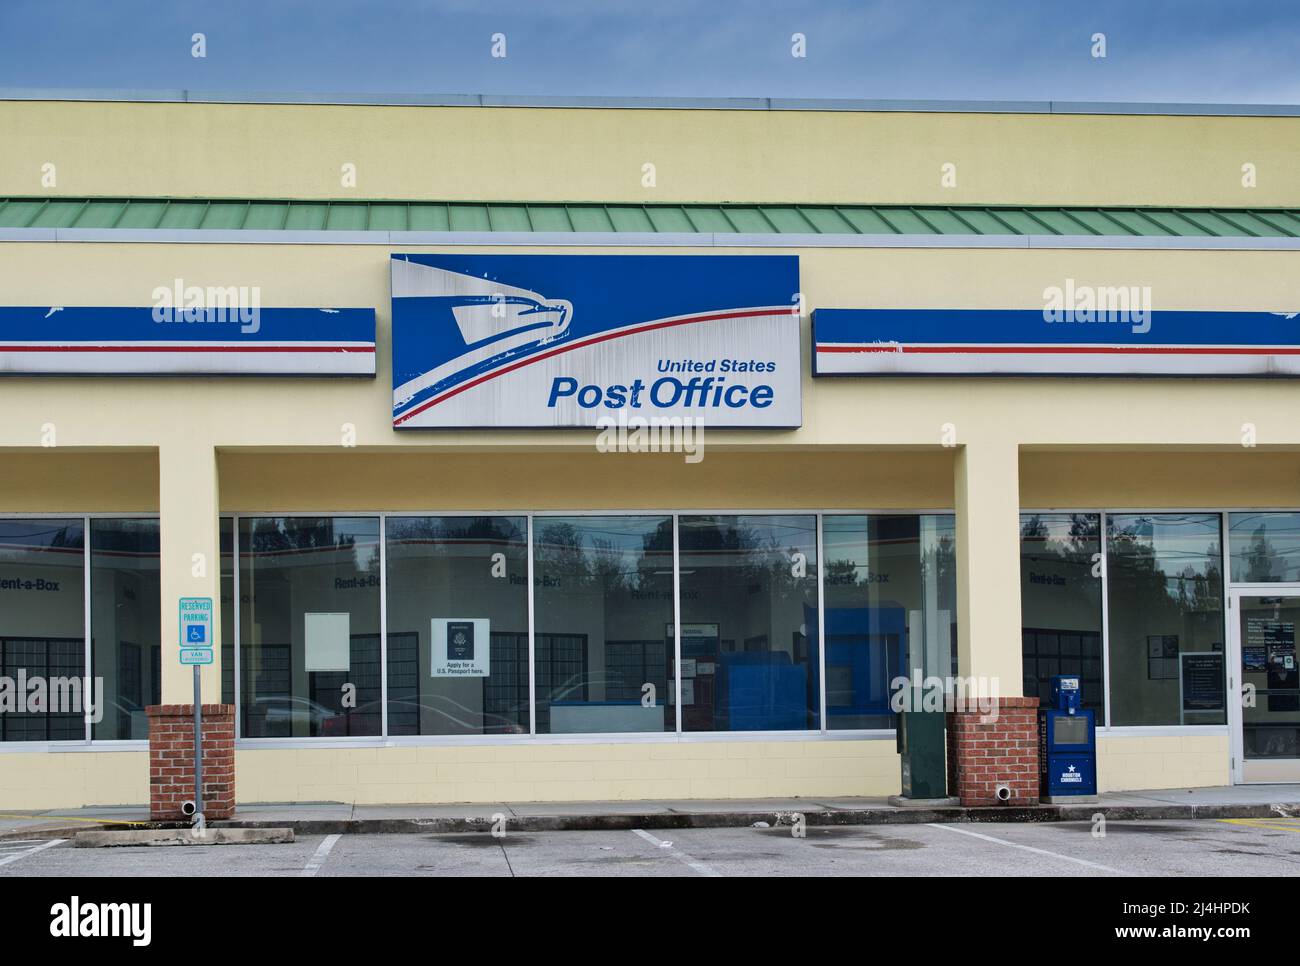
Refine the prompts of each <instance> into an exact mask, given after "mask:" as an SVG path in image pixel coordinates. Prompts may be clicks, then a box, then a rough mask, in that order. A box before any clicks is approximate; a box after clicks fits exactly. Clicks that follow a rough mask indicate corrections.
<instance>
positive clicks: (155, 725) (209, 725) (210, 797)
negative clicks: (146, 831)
mask: <svg viewBox="0 0 1300 966" xmlns="http://www.w3.org/2000/svg"><path fill="white" fill-rule="evenodd" d="M145 714H146V715H148V717H149V817H150V818H151V819H153V821H155V822H184V821H189V819H188V818H186V816H185V815H184V814H183V813H182V812H181V804H182V803H183V802H188V801H190V800H192V799H193V798H194V705H192V704H155V705H153V706H151V707H148V708H146V709H145ZM234 814H235V707H234V705H231V704H205V705H204V706H203V817H204V819H206V820H207V821H212V820H213V819H223V818H230V817H231V816H232V815H234Z"/></svg>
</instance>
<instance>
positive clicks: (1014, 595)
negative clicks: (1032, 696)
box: [954, 441, 1021, 695]
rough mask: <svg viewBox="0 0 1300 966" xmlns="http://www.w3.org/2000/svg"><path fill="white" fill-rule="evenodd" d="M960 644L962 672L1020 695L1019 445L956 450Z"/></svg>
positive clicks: (984, 445)
mask: <svg viewBox="0 0 1300 966" xmlns="http://www.w3.org/2000/svg"><path fill="white" fill-rule="evenodd" d="M956 474H957V479H956V486H955V487H954V493H955V497H956V510H957V642H958V667H959V668H960V671H961V673H962V675H964V676H967V677H970V676H975V677H984V678H993V679H996V680H997V686H998V693H999V694H1002V695H1018V694H1020V693H1021V671H1020V665H1021V660H1020V461H1019V453H1018V449H1017V447H1016V444H1015V443H1007V442H1002V441H998V442H994V443H989V442H981V443H973V444H968V445H966V446H964V447H962V448H961V450H960V451H959V452H958V453H957V461H956Z"/></svg>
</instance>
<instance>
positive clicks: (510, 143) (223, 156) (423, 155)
mask: <svg viewBox="0 0 1300 966" xmlns="http://www.w3.org/2000/svg"><path fill="white" fill-rule="evenodd" d="M0 131H5V132H6V139H5V140H6V143H5V149H4V150H3V151H0V195H3V194H19V195H30V194H45V193H47V191H48V193H50V194H54V195H60V194H61V195H72V196H78V195H136V196H166V197H184V196H187V195H188V196H192V197H193V196H214V197H234V198H248V197H253V198H331V199H349V198H350V199H366V198H396V199H403V200H413V199H434V200H475V201H493V200H495V201H502V200H523V201H579V200H589V201H606V202H613V201H621V202H633V203H638V204H639V203H647V202H656V201H663V202H691V201H704V202H717V201H738V202H744V201H749V202H754V201H783V202H821V203H826V204H849V203H854V202H866V203H873V204H880V203H890V202H897V203H905V204H922V203H924V204H1020V205H1034V204H1049V205H1051V204H1085V205H1108V204H1118V205H1124V204H1129V205H1191V206H1196V205H1220V206H1234V205H1238V206H1256V207H1263V206H1268V205H1296V204H1297V203H1300V176H1298V175H1297V172H1296V165H1295V157H1296V155H1297V154H1298V153H1300V124H1297V123H1296V119H1295V118H1256V117H1151V116H1100V115H1092V116H1088V115H1078V116H1073V115H1071V116H1067V115H1041V114H973V113H972V114H928V113H926V114H921V113H880V112H877V113H864V112H852V111H846V112H835V111H715V110H689V111H672V110H592V109H581V110H578V109H537V108H430V107H366V106H323V105H316V106H312V105H305V106H304V105H272V104H261V105H232V104H128V103H110V104H104V103H99V104H96V103H75V102H63V103H48V102H46V103H42V102H0ZM539 145H540V146H544V147H543V148H539ZM647 163H649V164H653V165H655V175H656V179H655V180H656V186H655V187H653V188H647V187H643V186H642V176H643V165H645V164H647ZM1247 163H1250V164H1254V165H1255V167H1256V171H1257V172H1258V187H1256V188H1243V187H1242V184H1241V179H1242V171H1241V167H1242V165H1243V164H1247ZM45 164H54V165H55V166H56V170H57V174H58V184H57V186H56V187H55V188H53V189H46V188H44V187H42V183H41V176H42V166H43V165H45ZM345 164H353V165H355V166H356V174H357V178H356V187H355V188H345V187H343V186H342V183H341V169H342V166H343V165H345ZM944 164H954V165H956V166H957V167H956V170H957V183H956V187H955V188H943V187H941V186H940V175H941V167H942V166H943V165H944Z"/></svg>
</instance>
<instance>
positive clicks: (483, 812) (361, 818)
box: [0, 785, 1300, 840]
mask: <svg viewBox="0 0 1300 966" xmlns="http://www.w3.org/2000/svg"><path fill="white" fill-rule="evenodd" d="M1097 814H1102V815H1105V816H1106V818H1107V819H1108V820H1110V821H1133V820H1141V821H1156V820H1161V819H1196V818H1269V817H1274V816H1278V815H1291V816H1297V817H1300V785H1242V786H1235V787H1215V788H1175V789H1160V790H1156V791H1130V792H1111V793H1109V794H1105V795H1102V796H1101V797H1100V800H1099V801H1098V802H1096V803H1094V804H1080V805H1034V806H1016V805H1007V806H1000V807H993V808H961V807H956V806H954V807H945V808H917V807H898V806H894V805H890V804H889V803H888V802H887V801H886V800H885V799H883V798H822V799H807V798H780V799H777V798H763V799H750V800H741V799H719V800H710V799H681V800H673V801H638V802H501V803H498V804H489V805H481V804H479V805H418V804H412V805H349V804H347V803H345V802H315V803H293V804H282V803H255V804H248V805H241V806H239V809H238V811H237V812H236V813H235V818H234V819H233V820H231V821H226V822H214V823H212V825H213V827H228V828H269V827H278V828H292V829H293V830H294V831H295V832H297V833H299V834H303V835H313V834H315V835H332V834H335V833H354V834H355V833H389V834H391V833H401V832H476V831H477V832H483V831H490V830H491V829H492V828H493V825H494V824H495V823H499V822H501V821H504V823H505V828H506V829H508V830H511V831H534V832H546V831H577V830H599V829H609V830H615V829H632V828H644V829H655V828H659V829H667V828H726V827H732V828H735V827H744V826H751V825H754V824H755V823H758V822H766V823H767V824H768V825H771V826H777V825H791V824H793V823H794V822H796V821H798V816H803V819H804V821H805V822H806V823H807V824H808V825H886V824H909V823H920V822H1061V821H1088V820H1091V819H1092V818H1093V816H1095V815H1097ZM150 824H151V823H150V822H149V812H148V808H147V807H146V806H143V805H138V806H115V807H105V808H80V809H70V810H50V811H41V812H24V813H18V812H0V840H5V839H17V838H59V837H65V836H68V835H71V834H73V833H75V832H80V831H86V830H89V829H113V828H129V827H132V826H138V825H150Z"/></svg>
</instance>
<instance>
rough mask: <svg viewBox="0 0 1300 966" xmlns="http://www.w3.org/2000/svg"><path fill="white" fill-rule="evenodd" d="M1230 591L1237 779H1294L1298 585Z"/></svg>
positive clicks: (1299, 760)
mask: <svg viewBox="0 0 1300 966" xmlns="http://www.w3.org/2000/svg"><path fill="white" fill-rule="evenodd" d="M1234 597H1235V598H1236V599H1235V600H1234V601H1233V603H1234V605H1235V606H1234V607H1233V610H1234V611H1235V612H1236V619H1235V620H1234V621H1233V622H1232V623H1233V631H1234V637H1235V641H1234V647H1233V651H1234V661H1236V662H1237V667H1238V668H1239V670H1240V673H1241V678H1240V681H1241V687H1240V690H1241V701H1240V705H1241V709H1240V712H1239V714H1237V715H1236V716H1235V717H1236V718H1237V719H1238V722H1239V729H1240V730H1239V731H1238V732H1237V734H1236V736H1235V738H1236V740H1235V741H1234V745H1235V748H1234V756H1233V757H1234V758H1236V760H1237V762H1238V767H1237V775H1236V777H1237V780H1238V781H1243V782H1297V781H1300V669H1297V665H1296V657H1297V655H1296V628H1297V627H1298V626H1300V591H1296V590H1286V591H1278V592H1274V593H1265V594H1261V593H1259V592H1257V591H1249V592H1242V591H1238V592H1237V593H1236V594H1234Z"/></svg>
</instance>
